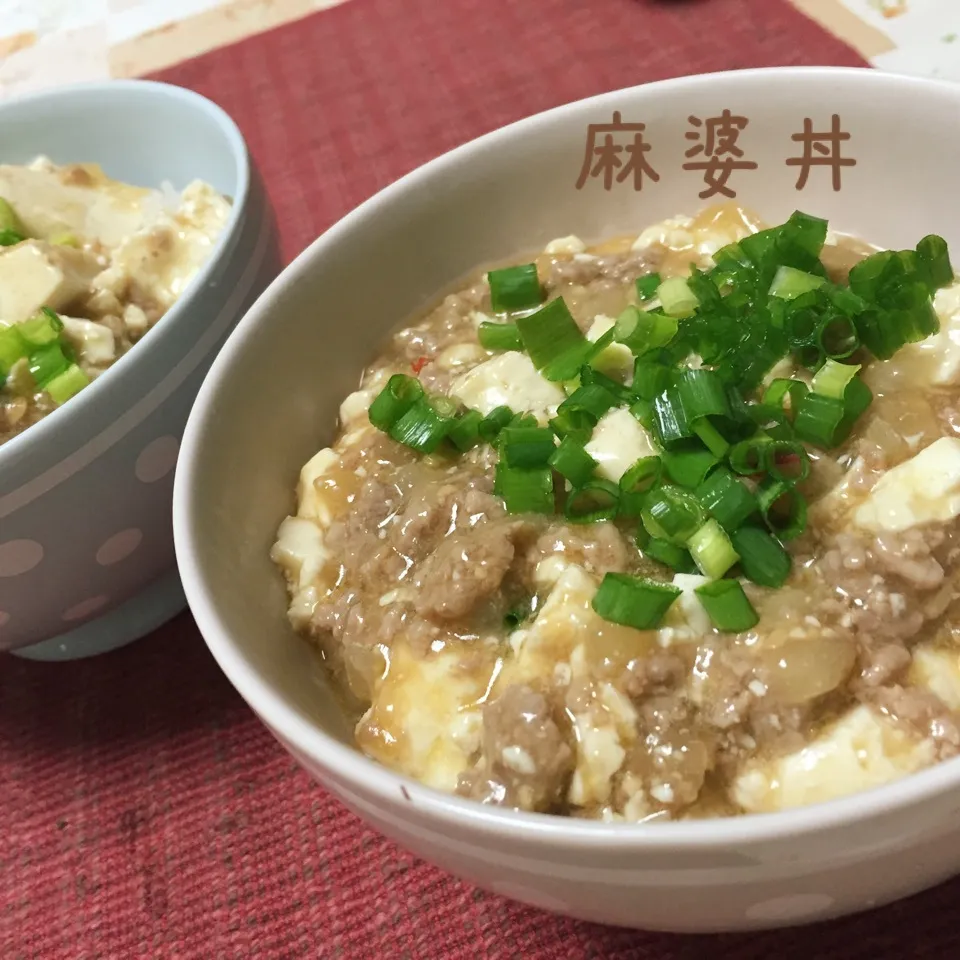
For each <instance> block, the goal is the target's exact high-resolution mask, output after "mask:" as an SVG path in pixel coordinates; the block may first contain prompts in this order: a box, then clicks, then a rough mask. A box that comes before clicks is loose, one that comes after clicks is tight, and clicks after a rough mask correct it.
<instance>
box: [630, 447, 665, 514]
mask: <svg viewBox="0 0 960 960" xmlns="http://www.w3.org/2000/svg"><path fill="white" fill-rule="evenodd" d="M661 469H662V463H661V460H660V458H659V457H641V458H640V459H639V460H638V461H637V462H636V463H635V464H634V465H633V466H632V467H629V468H628V469H627V471H626V472H625V473H624V474H623V476H622V477H621V478H620V516H623V517H639V516H640V513H641V511H642V510H643V505H644V503H645V502H646V498H647V494H648V493H649V492H650V491H651V490H652V489H653V488H654V487H655V486H656V485H657V484H658V483H659V482H660V473H661Z"/></svg>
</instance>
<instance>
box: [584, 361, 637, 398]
mask: <svg viewBox="0 0 960 960" xmlns="http://www.w3.org/2000/svg"><path fill="white" fill-rule="evenodd" d="M580 385H581V386H584V387H604V388H605V389H606V390H608V391H609V392H610V393H612V394H613V396H614V397H616V399H617V403H630V401H631V400H633V394H632V393H631V391H630V389H629V388H628V387H625V386H624V385H623V384H622V383H618V382H617V381H616V380H614V379H613V378H612V377H608V376H607V375H606V374H605V373H603V372H601V371H600V370H597V369H596V367H593V366H591V365H590V364H587V365H586V366H585V367H583V368H582V369H581V371H580Z"/></svg>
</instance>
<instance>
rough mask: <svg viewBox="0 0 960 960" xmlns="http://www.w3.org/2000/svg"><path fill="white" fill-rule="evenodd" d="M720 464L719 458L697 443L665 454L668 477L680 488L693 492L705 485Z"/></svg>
mask: <svg viewBox="0 0 960 960" xmlns="http://www.w3.org/2000/svg"><path fill="white" fill-rule="evenodd" d="M718 462H719V458H718V457H716V456H714V454H713V453H711V452H710V451H709V450H707V449H706V448H704V447H703V446H701V445H700V444H699V443H697V442H696V441H694V443H693V444H688V445H686V446H683V447H681V446H679V445H677V446H675V447H673V448H672V449H670V450H665V451H664V453H663V467H664V469H665V470H666V472H667V476H668V477H669V478H670V479H671V480H672V481H673V482H674V483H676V484H678V485H679V486H681V487H688V488H690V489H691V490H692V489H693V488H694V487H698V486H699V485H700V484H701V483H703V481H704V479H705V478H706V476H707V475H708V474H709V473H710V471H711V470H712V469H713V468H714V467H715V466H716V465H717V463H718Z"/></svg>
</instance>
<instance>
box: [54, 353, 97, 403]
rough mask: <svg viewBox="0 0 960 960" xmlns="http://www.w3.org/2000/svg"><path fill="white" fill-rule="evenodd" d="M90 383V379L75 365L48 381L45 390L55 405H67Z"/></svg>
mask: <svg viewBox="0 0 960 960" xmlns="http://www.w3.org/2000/svg"><path fill="white" fill-rule="evenodd" d="M89 383H90V378H89V377H88V376H87V375H86V374H85V373H84V372H83V371H82V370H81V369H80V368H79V367H78V366H77V365H76V364H75V363H73V364H71V365H70V366H69V367H67V369H66V370H64V371H63V373H60V374H57V376H55V377H54V378H53V379H52V380H50V381H48V383H47V385H46V387H45V388H44V389H46V391H47V393H48V394H49V395H50V399H51V400H53V402H54V403H57V404H61V403H66V402H67V401H68V400H69V399H70V398H71V397H73V396H75V395H76V394H78V393H79V392H80V391H81V390H82V389H83V388H84V387H85V386H87V385H88V384H89Z"/></svg>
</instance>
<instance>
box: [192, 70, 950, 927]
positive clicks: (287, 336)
mask: <svg viewBox="0 0 960 960" xmlns="http://www.w3.org/2000/svg"><path fill="white" fill-rule="evenodd" d="M724 109H729V110H731V111H732V112H733V113H734V114H740V115H742V116H745V117H747V118H748V119H749V121H750V122H749V125H748V126H747V127H746V129H745V130H744V132H743V134H742V136H741V138H740V146H741V147H742V148H743V150H744V155H745V157H744V158H745V159H747V160H751V161H754V162H756V163H757V164H758V166H757V168H756V169H752V170H740V171H736V172H734V174H733V176H732V177H731V178H730V185H731V186H733V187H735V189H736V190H737V194H738V199H739V200H741V201H742V202H744V203H746V204H748V205H749V206H751V207H754V208H755V209H757V210H758V211H759V212H760V213H761V214H762V215H763V216H764V217H765V218H767V220H768V221H770V222H779V221H780V220H781V219H784V218H786V217H787V216H788V215H789V214H790V213H791V211H793V210H794V209H795V208H797V207H799V208H801V209H803V210H805V211H808V212H810V213H813V214H818V215H821V216H826V217H829V219H830V221H831V224H832V225H833V226H834V227H835V228H837V229H840V230H844V231H851V232H855V233H857V234H860V235H862V236H864V237H868V238H870V239H871V240H873V241H875V242H878V243H881V244H885V245H891V246H894V245H904V244H913V243H915V242H916V241H917V239H918V238H919V237H921V236H923V235H924V234H926V233H929V232H936V233H940V234H942V235H944V236H945V237H946V238H947V239H948V240H949V241H950V242H951V243H952V245H953V246H954V248H955V249H960V191H958V190H957V189H956V187H955V185H954V179H953V178H954V177H955V175H956V174H955V171H956V159H955V158H956V157H957V156H958V155H960V86H951V85H946V84H939V83H934V82H930V81H925V80H915V79H908V78H904V77H897V76H890V75H885V74H879V73H873V72H869V71H865V70H844V69H820V68H817V69H779V70H753V71H744V72H734V73H724V74H718V75H713V76H701V77H691V78H686V79H678V80H670V81H666V82H663V83H655V84H650V85H648V86H643V87H637V88H634V89H630V90H622V91H618V92H615V93H610V94H605V95H603V96H599V97H595V98H593V99H590V100H586V101H583V102H580V103H575V104H571V105H569V106H565V107H561V108H559V109H557V110H553V111H550V112H548V113H545V114H542V115H540V116H536V117H533V118H531V119H529V120H525V121H523V122H521V123H518V124H515V125H513V126H510V127H508V128H506V129H504V130H500V131H498V132H496V133H493V134H491V135H489V136H486V137H483V138H482V139H480V140H478V141H476V142H473V143H470V144H467V145H466V146H463V147H461V148H459V149H458V150H455V151H454V152H452V153H450V154H448V155H446V156H444V157H441V158H440V159H438V160H435V161H433V162H432V163H430V164H428V165H427V166H425V167H423V168H422V169H420V170H417V171H415V172H414V173H412V174H410V175H409V176H407V177H404V178H403V179H402V180H400V181H399V182H397V183H395V184H393V185H392V186H391V187H389V188H388V189H386V190H384V191H383V192H382V193H380V194H379V195H377V196H376V197H374V198H373V199H371V200H369V201H368V202H367V203H365V204H363V205H362V206H361V207H360V208H358V209H357V210H355V211H354V212H353V213H351V214H350V215H349V216H347V217H346V218H345V219H344V220H342V221H341V222H340V223H338V224H337V225H336V226H335V227H333V228H332V229H331V230H329V231H328V232H327V233H326V234H325V235H324V236H322V237H321V238H320V239H319V240H317V241H316V242H315V243H314V244H313V245H312V246H311V247H310V248H309V249H308V250H306V251H305V252H304V253H303V254H302V255H301V256H300V257H299V258H298V259H297V260H296V261H295V262H294V263H293V264H292V265H291V266H290V267H288V268H287V269H286V271H285V272H284V273H283V275H282V276H281V277H280V278H279V279H278V280H277V282H276V283H274V284H273V285H272V286H271V287H270V288H269V290H268V291H267V292H266V293H265V294H264V295H263V296H262V297H261V298H260V300H259V301H258V302H257V304H256V305H255V306H254V308H253V309H252V310H251V311H250V313H249V314H248V315H247V316H246V317H245V318H244V320H243V322H242V323H241V324H240V325H239V327H238V328H237V330H236V331H235V332H234V333H233V334H232V335H231V337H230V339H229V341H228V342H227V345H226V346H225V348H224V350H223V351H222V352H221V354H220V356H219V357H218V358H217V360H216V361H215V362H214V364H213V367H212V369H211V371H210V374H209V376H208V378H207V380H206V382H205V383H204V385H203V388H202V389H201V391H200V394H199V396H198V399H197V402H196V405H195V407H194V410H193V413H192V414H191V417H190V421H189V423H188V426H187V430H186V432H185V434H184V441H183V450H182V456H181V461H180V465H179V467H178V472H177V478H176V483H175V492H174V528H175V536H176V544H177V557H178V561H179V563H180V569H181V572H182V575H183V580H184V585H185V588H186V591H187V597H188V599H189V602H190V605H191V608H192V610H193V613H194V615H195V617H196V619H197V622H198V623H199V625H200V629H201V630H202V632H203V634H204V637H205V638H206V640H207V643H208V644H209V646H210V649H211V651H212V652H213V654H214V656H215V657H216V659H217V661H218V662H219V663H220V665H221V667H222V668H223V670H224V672H225V673H226V674H227V676H228V677H229V679H230V680H231V681H232V682H233V684H234V685H235V686H236V688H237V689H238V690H239V691H240V693H241V695H242V696H243V697H244V698H245V699H246V700H247V702H248V703H249V704H250V706H251V707H252V708H253V709H254V710H255V711H256V712H257V714H258V715H259V716H260V717H261V719H262V720H263V722H264V723H265V724H266V725H267V726H268V727H269V728H270V730H272V731H273V733H274V734H275V735H276V737H277V738H278V739H279V740H280V742H281V743H282V744H283V745H284V746H285V747H286V748H287V749H288V750H289V751H290V752H291V754H293V756H295V757H296V758H297V759H298V760H299V761H300V762H301V763H302V764H303V765H304V767H305V768H306V769H307V770H308V771H309V772H310V773H311V774H313V775H314V776H315V777H316V778H317V779H318V780H320V781H321V782H322V783H323V784H324V785H325V786H326V787H328V788H329V789H330V790H332V791H333V792H334V793H335V794H336V795H337V796H339V797H340V798H341V799H342V800H343V802H344V803H345V804H346V805H347V806H349V807H350V808H352V809H353V810H354V811H356V812H357V813H358V814H359V815H360V816H361V817H363V818H364V819H365V820H367V821H368V822H369V823H371V824H373V825H374V826H375V827H377V828H378V829H380V830H382V831H383V832H384V833H385V834H387V835H389V836H391V837H393V838H395V839H396V840H397V841H399V842H400V843H402V844H403V845H405V846H406V847H409V848H410V849H411V850H414V851H415V852H416V853H418V854H420V855H422V856H423V857H425V858H426V859H428V860H431V861H433V862H435V863H437V864H440V865H441V866H442V867H445V868H447V869H448V870H450V871H451V872H453V873H456V874H459V875H461V876H463V877H466V878H469V879H470V880H472V881H475V882H476V883H479V884H481V885H482V886H484V887H487V888H489V889H490V890H494V891H496V892H498V893H501V894H505V895H507V896H510V897H515V898H517V899H519V900H522V901H525V902H527V903H530V904H536V905H539V906H542V907H546V908H548V909H552V910H556V911H560V912H563V913H568V914H571V915H573V916H576V917H582V918H585V919H589V920H595V921H600V922H605V923H612V924H623V925H627V926H636V927H644V928H655V929H663V930H674V931H717V930H732V929H745V928H753V927H765V926H777V925H782V924H786V923H796V922H806V921H813V920H819V919H823V918H826V917H832V916H836V915H838V914H844V913H848V912H851V911H856V910H861V909H864V908H866V907H871V906H874V905H877V904H880V903H884V902H886V901H889V900H892V899H895V898H898V897H902V896H904V895H906V894H909V893H912V892H914V891H916V890H919V889H921V888H923V887H926V886H928V885H931V884H933V883H936V882H937V881H939V880H941V879H943V878H945V877H947V876H950V875H952V874H954V873H955V872H958V871H960V761H957V760H954V761H951V762H948V763H944V764H942V765H940V766H937V767H935V768H933V769H930V770H927V771H925V772H923V773H920V774H917V775H915V776H913V777H910V778H908V779H905V780H903V781H901V782H898V783H895V784H893V785H890V786H886V787H883V788H881V789H877V790H873V791H870V792H866V793H862V794H860V795H857V796H853V797H850V798H847V799H842V800H838V801H835V802H831V803H826V804H822V805H819V806H811V807H808V808H806V809H800V810H796V811H792V812H787V813H779V814H770V815H761V816H747V817H742V818H736V819H725V820H714V821H702V822H678V823H654V824H648V825H623V824H604V823H595V822H588V821H584V820H571V819H564V818H559V817H550V816H543V815H534V814H519V813H513V812H506V811H501V810H496V809H491V808H489V807H484V806H481V805H479V804H474V803H471V802H468V801H466V800H461V799H457V798H454V797H450V796H446V795H441V794H440V793H437V792H434V791H433V790H431V789H428V788H426V787H424V786H421V785H420V784H418V783H414V782H411V781H409V780H406V779H404V778H403V777H400V776H398V775H396V774H394V773H392V772H391V771H389V770H387V769H385V768H383V767H380V766H378V765H377V764H376V763H374V762H372V761H371V760H368V759H366V758H365V757H363V756H361V755H360V754H359V753H358V752H357V751H356V750H354V749H353V748H352V746H351V736H350V730H349V728H348V725H347V723H346V720H345V718H344V717H343V715H342V714H341V712H340V710H339V708H338V706H337V701H336V699H335V697H334V696H333V695H332V694H331V692H330V687H329V685H328V684H327V681H326V679H325V677H324V676H323V672H322V670H321V669H320V667H319V666H318V664H317V663H316V661H315V659H314V657H313V655H312V653H311V651H310V649H309V647H308V645H307V644H306V643H304V642H303V641H302V640H301V639H299V638H298V637H297V636H295V635H294V633H293V632H292V631H291V629H290V628H289V627H288V626H287V623H286V620H285V608H286V593H285V589H284V585H283V583H282V581H281V578H280V576H279V574H278V573H277V571H276V570H275V569H274V568H273V565H272V564H271V562H270V560H269V558H268V551H269V549H270V546H271V544H272V542H273V540H274V536H275V532H276V528H277V525H278V523H279V521H280V520H281V519H282V518H283V517H284V515H285V514H286V513H287V512H288V511H289V510H290V509H291V507H292V503H293V488H294V483H295V480H296V477H297V473H298V470H299V468H300V466H301V465H302V464H303V463H304V462H305V461H306V459H307V458H308V457H309V456H310V455H311V454H313V453H314V452H315V451H316V450H317V449H318V448H319V447H320V446H321V445H322V444H323V443H326V442H329V441H330V439H331V438H332V433H333V429H334V423H335V419H336V414H337V407H338V403H339V400H340V399H341V398H342V397H343V396H344V395H345V394H346V393H347V392H348V391H349V390H350V389H352V388H353V386H354V384H355V382H356V380H357V376H358V373H359V371H360V369H361V367H362V366H363V365H364V364H365V363H366V362H368V361H369V360H371V359H372V357H373V356H374V353H375V347H376V344H377V342H378V341H379V340H380V339H381V338H382V337H383V336H384V334H385V333H386V332H387V331H388V328H390V327H392V326H393V325H394V324H396V323H397V322H398V321H403V320H406V319H408V318H409V316H410V315H411V314H412V313H414V312H415V311H416V310H417V309H419V308H420V307H422V306H423V305H424V304H425V302H426V301H427V300H428V299H429V298H431V297H432V296H434V295H435V294H436V293H438V292H439V291H442V290H443V288H445V287H449V286H450V285H451V284H452V283H453V282H454V281H456V280H457V279H458V278H460V277H461V276H462V275H463V274H465V273H466V272H468V271H470V270H471V269H473V268H475V267H476V266H477V265H478V264H482V263H483V262H485V261H490V260H495V259H500V258H503V257H505V256H509V255H511V254H514V253H522V252H526V251H530V250H536V249H541V248H542V246H543V244H544V243H545V242H546V241H548V240H550V239H551V238H553V237H556V236H563V235H566V234H569V233H571V232H573V233H576V234H578V235H579V236H581V237H584V238H588V239H599V238H602V237H604V236H606V235H615V234H623V233H626V232H629V231H639V230H640V229H641V228H642V227H645V226H647V225H649V224H651V223H653V222H655V221H658V220H660V219H662V218H664V217H667V216H670V215H673V214H676V213H681V212H686V213H693V212H695V211H696V210H697V209H699V208H700V207H701V205H702V204H703V201H702V200H701V199H700V197H699V194H700V192H701V191H702V190H703V189H704V181H703V175H702V173H698V172H696V171H690V170H683V169H682V164H683V163H684V162H685V159H684V151H685V150H686V149H687V148H688V146H689V141H687V140H686V139H685V137H684V134H685V133H686V131H687V130H688V129H689V127H688V117H690V116H692V115H693V116H697V117H699V118H705V117H711V116H717V115H719V114H720V113H721V112H722V111H723V110H724ZM614 111H619V112H620V113H621V118H622V120H623V122H643V123H645V124H646V130H645V131H644V135H645V138H646V140H647V141H648V142H649V143H650V144H651V150H650V152H649V153H648V154H647V158H648V159H649V161H650V163H651V165H652V166H653V167H654V169H655V170H656V172H657V173H658V174H659V176H660V179H659V181H656V182H647V183H646V184H644V186H643V189H642V190H641V191H639V192H637V191H635V190H634V189H633V188H632V185H631V184H630V183H629V182H625V183H622V184H614V185H612V187H611V189H610V190H609V191H608V190H605V189H604V187H603V184H602V182H600V181H599V180H593V179H590V180H588V181H587V183H586V184H585V185H584V187H583V189H579V190H578V189H576V188H575V183H576V181H577V179H578V176H579V173H580V170H581V165H582V163H583V158H584V146H585V138H586V133H587V128H588V125H589V124H602V123H605V122H609V121H610V120H611V117H612V114H613V113H614ZM833 114H837V115H838V116H839V118H840V123H841V124H842V128H843V129H844V130H845V131H848V132H849V133H850V139H849V141H845V142H844V143H843V144H842V149H843V153H844V155H846V156H848V157H851V158H854V159H855V160H856V165H855V166H846V167H843V168H842V169H841V174H842V185H841V186H842V188H841V189H840V190H839V191H835V190H834V189H833V185H832V172H831V169H830V168H828V167H814V168H813V169H812V170H811V172H810V176H809V180H808V183H807V185H806V186H805V188H804V189H803V190H798V189H797V186H796V184H797V179H798V169H797V167H796V166H793V165H788V164H787V162H786V161H787V159H788V158H790V157H791V156H798V155H799V153H798V151H799V149H800V144H799V143H798V142H796V141H793V140H792V139H791V137H792V135H793V134H795V133H797V132H799V131H800V130H802V129H803V124H804V119H805V118H810V120H811V121H812V124H813V128H814V130H817V131H819V130H823V129H829V127H830V124H831V117H832V115H833ZM371 281H374V282H371ZM264 368H266V369H268V370H282V371H283V372H284V376H283V378H282V380H279V379H278V380H274V381H272V382H270V381H263V382H262V383H261V388H260V390H258V391H257V394H256V396H254V395H252V394H251V391H250V389H249V384H250V383H251V381H253V380H254V379H255V378H256V376H257V373H258V371H259V370H262V369H264ZM223 413H228V414H229V415H228V416H224V415H223ZM281 425H282V426H281Z"/></svg>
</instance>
